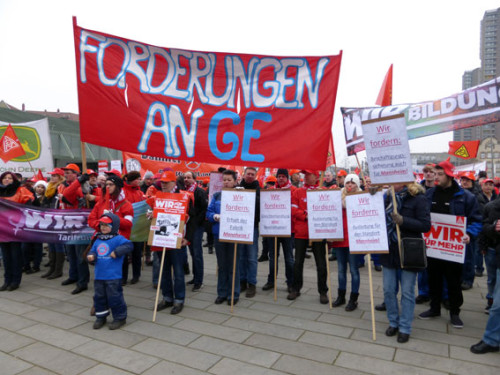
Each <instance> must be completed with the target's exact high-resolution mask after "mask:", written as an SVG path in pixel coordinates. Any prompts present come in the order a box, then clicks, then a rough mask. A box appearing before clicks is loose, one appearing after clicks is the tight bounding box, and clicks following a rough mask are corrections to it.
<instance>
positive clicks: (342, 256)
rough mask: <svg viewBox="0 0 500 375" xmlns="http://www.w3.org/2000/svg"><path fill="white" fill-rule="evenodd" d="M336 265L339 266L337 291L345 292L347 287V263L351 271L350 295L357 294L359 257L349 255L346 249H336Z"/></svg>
mask: <svg viewBox="0 0 500 375" xmlns="http://www.w3.org/2000/svg"><path fill="white" fill-rule="evenodd" d="M336 249H337V263H338V266H339V289H340V290H346V286H347V262H348V261H349V270H350V271H351V293H359V284H360V277H359V263H358V262H359V259H358V258H359V256H358V254H351V253H349V248H348V247H337V248H336Z"/></svg>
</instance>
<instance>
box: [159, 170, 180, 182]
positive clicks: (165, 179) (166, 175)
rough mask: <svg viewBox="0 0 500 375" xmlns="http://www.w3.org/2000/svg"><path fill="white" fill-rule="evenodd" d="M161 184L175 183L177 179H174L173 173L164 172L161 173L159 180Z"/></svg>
mask: <svg viewBox="0 0 500 375" xmlns="http://www.w3.org/2000/svg"><path fill="white" fill-rule="evenodd" d="M160 181H161V182H175V181H177V178H176V177H175V172H172V171H166V172H163V174H162V175H161V178H160Z"/></svg>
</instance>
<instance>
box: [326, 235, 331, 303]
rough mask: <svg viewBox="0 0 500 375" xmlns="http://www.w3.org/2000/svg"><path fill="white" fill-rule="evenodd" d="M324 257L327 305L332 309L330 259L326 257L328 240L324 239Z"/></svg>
mask: <svg viewBox="0 0 500 375" xmlns="http://www.w3.org/2000/svg"><path fill="white" fill-rule="evenodd" d="M325 258H326V278H327V280H328V305H329V306H330V310H331V309H332V279H331V277H330V259H329V258H328V242H326V241H325Z"/></svg>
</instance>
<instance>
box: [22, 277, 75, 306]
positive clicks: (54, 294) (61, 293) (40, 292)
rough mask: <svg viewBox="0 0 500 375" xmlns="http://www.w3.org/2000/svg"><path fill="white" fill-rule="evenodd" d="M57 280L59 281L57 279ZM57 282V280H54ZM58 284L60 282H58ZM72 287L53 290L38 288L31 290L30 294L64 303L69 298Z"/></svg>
mask: <svg viewBox="0 0 500 375" xmlns="http://www.w3.org/2000/svg"><path fill="white" fill-rule="evenodd" d="M58 280H59V279H58ZM55 281H56V282H57V280H55ZM59 284H60V282H59ZM73 286H74V285H70V286H68V288H67V289H53V288H50V287H39V288H37V289H33V290H32V291H31V293H32V294H35V295H37V296H42V297H45V298H49V299H54V300H58V301H65V300H68V299H69V296H71V291H72V290H73V289H70V288H72V287H73Z"/></svg>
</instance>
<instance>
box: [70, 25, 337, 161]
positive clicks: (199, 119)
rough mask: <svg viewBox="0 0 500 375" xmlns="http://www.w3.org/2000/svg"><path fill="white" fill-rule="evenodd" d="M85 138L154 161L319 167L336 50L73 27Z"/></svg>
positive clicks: (329, 120)
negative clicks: (229, 45) (284, 51)
mask: <svg viewBox="0 0 500 375" xmlns="http://www.w3.org/2000/svg"><path fill="white" fill-rule="evenodd" d="M74 40H75V51H76V67H77V82H78V100H79V108H80V134H81V140H82V141H83V142H88V143H92V144H96V145H100V146H104V147H110V148H114V149H118V150H122V151H128V152H134V153H141V154H147V155H151V156H156V157H163V158H174V159H179V160H187V161H196V162H206V163H214V164H233V165H247V166H250V165H252V166H257V167H260V166H265V167H276V168H305V169H324V168H325V156H326V155H327V152H328V142H329V139H330V136H331V135H330V134H331V128H332V121H333V111H334V107H335V99H336V94H337V86H338V79H339V73H340V63H341V57H342V53H340V54H339V55H333V56H315V57H279V56H263V55H248V54H235V53H219V52H199V51H188V50H179V49H173V48H163V47H157V46H153V45H149V44H145V43H140V42H136V41H133V40H128V39H125V38H121V37H117V36H113V35H109V34H104V33H101V32H97V31H92V30H88V29H84V28H81V27H79V26H78V25H77V24H76V19H74Z"/></svg>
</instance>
